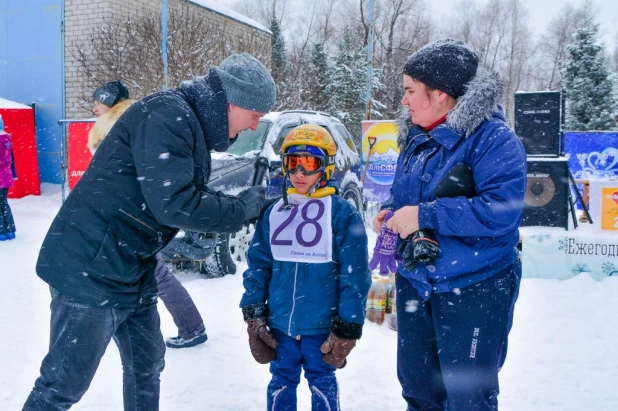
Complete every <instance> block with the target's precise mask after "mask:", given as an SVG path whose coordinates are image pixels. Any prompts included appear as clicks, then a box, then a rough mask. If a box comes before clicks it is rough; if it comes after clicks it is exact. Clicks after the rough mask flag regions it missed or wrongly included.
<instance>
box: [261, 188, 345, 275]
mask: <svg viewBox="0 0 618 411" xmlns="http://www.w3.org/2000/svg"><path fill="white" fill-rule="evenodd" d="M288 201H289V204H290V205H291V208H289V209H286V208H285V206H284V204H283V200H279V202H277V204H276V205H275V206H274V207H273V210H272V212H271V213H270V219H269V221H270V249H271V252H272V254H273V258H274V259H275V260H278V261H297V262H302V263H328V262H330V261H332V257H333V256H332V254H333V251H332V250H333V246H332V244H333V229H332V225H331V209H332V207H331V204H332V201H331V197H330V196H326V197H322V198H309V197H305V196H298V195H290V196H289V198H288Z"/></svg>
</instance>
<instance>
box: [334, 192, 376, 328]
mask: <svg viewBox="0 0 618 411" xmlns="http://www.w3.org/2000/svg"><path fill="white" fill-rule="evenodd" d="M345 206H346V207H343V208H342V209H340V210H339V211H338V213H337V214H338V215H337V226H336V231H335V233H334V234H335V235H334V242H335V244H334V248H335V250H334V251H335V256H336V258H337V261H338V263H339V306H338V313H337V314H338V316H339V318H341V319H342V320H343V321H346V322H350V323H357V324H363V322H364V321H365V305H366V303H367V293H368V292H369V286H370V285H371V272H370V271H369V267H368V264H369V263H368V262H369V254H368V252H367V232H366V231H365V225H364V224H363V221H362V218H361V216H360V214H359V213H358V212H357V211H356V210H354V209H353V208H352V207H351V206H349V205H348V204H345Z"/></svg>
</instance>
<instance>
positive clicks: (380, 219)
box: [373, 210, 391, 233]
mask: <svg viewBox="0 0 618 411" xmlns="http://www.w3.org/2000/svg"><path fill="white" fill-rule="evenodd" d="M389 211H391V210H382V211H380V212H379V213H378V214H377V215H376V216H375V217H374V219H373V231H375V232H376V233H379V232H380V227H382V224H384V218H385V217H386V214H387V213H388V212H389Z"/></svg>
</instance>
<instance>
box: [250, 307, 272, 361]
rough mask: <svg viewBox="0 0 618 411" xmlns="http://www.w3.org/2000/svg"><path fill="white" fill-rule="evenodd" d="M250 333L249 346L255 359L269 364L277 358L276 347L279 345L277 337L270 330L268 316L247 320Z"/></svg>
mask: <svg viewBox="0 0 618 411" xmlns="http://www.w3.org/2000/svg"><path fill="white" fill-rule="evenodd" d="M247 334H249V348H250V349H251V355H253V358H255V361H257V362H259V363H260V364H268V363H269V362H271V361H272V360H274V359H275V348H277V346H278V345H279V343H278V342H277V340H275V337H273V335H272V334H271V333H270V331H269V330H268V326H267V325H266V318H263V317H262V318H257V319H255V320H249V321H247Z"/></svg>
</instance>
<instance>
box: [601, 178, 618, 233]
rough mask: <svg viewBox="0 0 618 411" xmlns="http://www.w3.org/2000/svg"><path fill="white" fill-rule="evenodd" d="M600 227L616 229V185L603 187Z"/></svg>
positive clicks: (617, 194)
mask: <svg viewBox="0 0 618 411" xmlns="http://www.w3.org/2000/svg"><path fill="white" fill-rule="evenodd" d="M601 229H602V230H618V187H604V188H603V196H602V199H601Z"/></svg>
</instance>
